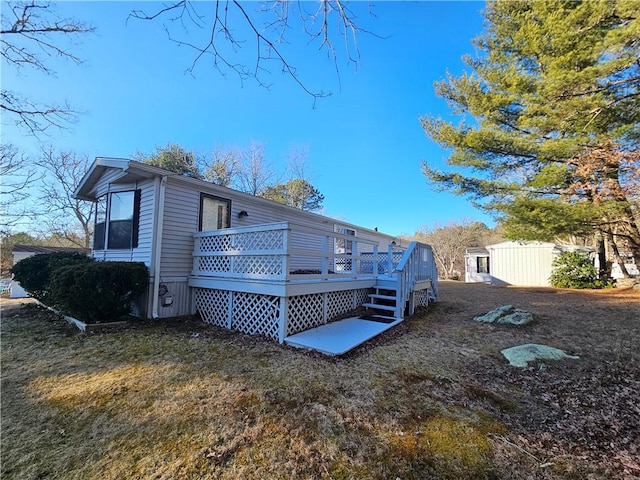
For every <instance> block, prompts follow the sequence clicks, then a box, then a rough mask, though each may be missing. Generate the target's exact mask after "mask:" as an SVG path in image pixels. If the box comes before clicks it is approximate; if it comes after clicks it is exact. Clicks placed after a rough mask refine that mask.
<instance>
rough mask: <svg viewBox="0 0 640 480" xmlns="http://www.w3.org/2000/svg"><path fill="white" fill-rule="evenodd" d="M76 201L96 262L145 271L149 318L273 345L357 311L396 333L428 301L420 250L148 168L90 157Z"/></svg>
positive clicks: (429, 268)
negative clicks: (196, 320)
mask: <svg viewBox="0 0 640 480" xmlns="http://www.w3.org/2000/svg"><path fill="white" fill-rule="evenodd" d="M75 195H76V197H77V198H79V199H83V200H89V201H93V202H97V213H96V224H95V238H94V245H93V253H92V255H93V257H94V258H96V259H98V260H105V261H132V262H144V263H145V264H146V265H147V266H148V267H149V271H150V278H149V288H148V293H147V296H146V299H145V300H144V301H143V302H142V303H141V304H140V305H138V313H139V314H141V315H144V316H146V317H148V318H162V317H172V316H179V315H185V314H193V313H196V312H198V313H199V314H200V315H201V317H202V318H203V320H204V321H205V322H208V323H212V324H215V325H218V326H221V327H226V328H230V329H235V330H240V331H242V332H245V333H249V334H259V335H265V336H267V337H270V338H273V339H276V340H278V341H280V342H281V343H282V342H283V341H284V339H285V338H286V337H289V336H291V335H293V334H295V333H298V332H302V331H305V330H308V329H310V328H314V327H317V326H319V325H324V324H326V323H327V322H329V321H331V320H332V319H334V318H336V317H340V316H344V315H346V314H348V313H349V312H352V311H353V310H355V309H356V308H359V307H362V308H369V309H370V311H371V312H372V314H374V316H375V317H376V318H380V319H383V318H384V319H386V320H385V321H392V322H399V321H402V319H403V317H404V315H405V312H408V313H409V314H412V313H413V311H414V309H415V307H416V306H420V305H425V306H426V305H428V303H429V302H430V301H431V300H434V299H435V297H436V295H437V271H436V266H435V262H434V261H433V253H432V251H431V247H429V246H428V245H424V244H420V243H417V242H412V243H410V244H403V242H402V241H401V240H400V239H399V238H396V237H393V236H390V235H385V234H383V233H381V232H378V231H376V230H375V229H369V228H365V227H361V226H357V225H353V224H350V223H347V222H342V221H338V220H334V219H332V218H329V217H326V216H322V215H318V214H315V213H311V212H307V211H302V210H299V209H296V208H293V207H289V206H287V205H283V204H280V203H276V202H273V201H270V200H266V199H264V198H260V197H256V196H253V195H249V194H246V193H242V192H238V191H235V190H232V189H229V188H225V187H222V186H219V185H215V184H212V183H210V182H205V181H202V180H199V179H195V178H190V177H186V176H182V175H179V174H175V173H173V172H170V171H167V170H164V169H161V168H157V167H153V166H150V165H147V164H143V163H139V162H135V161H132V160H127V159H117V158H97V159H96V160H95V162H94V163H93V164H92V166H91V167H90V169H89V170H88V171H87V173H86V174H85V176H84V177H83V179H82V180H81V182H80V184H79V186H78V188H77V190H76V192H75ZM388 319H390V320H388Z"/></svg>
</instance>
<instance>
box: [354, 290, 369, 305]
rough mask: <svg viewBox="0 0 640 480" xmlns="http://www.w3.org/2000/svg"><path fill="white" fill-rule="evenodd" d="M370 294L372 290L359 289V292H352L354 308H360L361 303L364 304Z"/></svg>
mask: <svg viewBox="0 0 640 480" xmlns="http://www.w3.org/2000/svg"><path fill="white" fill-rule="evenodd" d="M370 293H373V289H370V288H361V289H360V290H354V291H353V295H354V297H355V298H354V300H355V305H356V308H357V307H360V306H362V304H363V303H366V302H368V301H369V300H370V298H369V294H370Z"/></svg>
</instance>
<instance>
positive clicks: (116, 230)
mask: <svg viewBox="0 0 640 480" xmlns="http://www.w3.org/2000/svg"><path fill="white" fill-rule="evenodd" d="M139 217H140V190H135V191H128V192H115V193H109V194H107V195H105V196H103V197H101V198H100V199H98V206H97V209H96V224H95V229H94V237H93V248H94V249H95V250H104V249H105V248H107V249H109V250H114V249H130V248H136V247H137V246H138V227H139V225H138V224H139Z"/></svg>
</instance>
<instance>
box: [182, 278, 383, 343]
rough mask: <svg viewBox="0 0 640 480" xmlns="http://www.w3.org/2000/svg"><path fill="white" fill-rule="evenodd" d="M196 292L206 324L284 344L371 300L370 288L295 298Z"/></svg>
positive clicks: (198, 309)
mask: <svg viewBox="0 0 640 480" xmlns="http://www.w3.org/2000/svg"><path fill="white" fill-rule="evenodd" d="M194 292H195V293H194V295H195V303H196V309H197V311H198V312H199V313H200V316H201V317H202V319H203V321H205V322H206V323H210V324H212V325H216V326H219V327H223V328H228V329H231V330H238V331H240V332H243V333H248V334H250V335H264V336H266V337H269V338H272V339H274V340H278V341H279V342H280V343H282V342H283V341H284V338H285V337H287V336H289V335H293V334H296V333H298V332H302V331H305V330H308V329H310V328H314V327H317V326H320V325H324V324H326V323H327V322H329V321H331V319H333V318H336V317H339V316H342V315H344V314H346V313H348V312H350V311H352V310H354V309H356V308H358V307H359V306H361V305H362V304H363V303H365V302H366V301H367V300H368V294H369V293H371V290H370V289H366V288H364V289H357V290H346V291H345V290H343V291H337V292H324V293H314V294H308V295H297V296H293V297H278V296H274V295H263V294H257V293H247V292H233V291H229V290H216V289H210V288H195V289H194ZM283 306H284V307H283ZM283 308H284V310H283ZM283 323H284V325H283Z"/></svg>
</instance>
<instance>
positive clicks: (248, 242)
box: [231, 230, 284, 250]
mask: <svg viewBox="0 0 640 480" xmlns="http://www.w3.org/2000/svg"><path fill="white" fill-rule="evenodd" d="M283 235H284V233H283V231H282V230H267V231H264V232H247V233H236V234H234V235H232V239H231V249H232V250H280V249H282V248H283V239H284V236H283Z"/></svg>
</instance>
